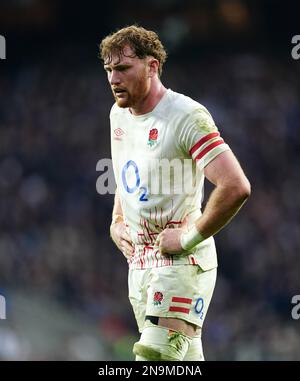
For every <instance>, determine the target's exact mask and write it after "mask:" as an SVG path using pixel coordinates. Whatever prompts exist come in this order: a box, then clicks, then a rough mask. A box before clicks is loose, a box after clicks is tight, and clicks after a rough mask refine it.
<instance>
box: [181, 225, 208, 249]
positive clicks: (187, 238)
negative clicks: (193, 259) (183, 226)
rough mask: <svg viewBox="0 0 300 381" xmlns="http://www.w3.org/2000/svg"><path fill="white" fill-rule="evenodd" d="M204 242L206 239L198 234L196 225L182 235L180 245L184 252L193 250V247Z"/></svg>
mask: <svg viewBox="0 0 300 381" xmlns="http://www.w3.org/2000/svg"><path fill="white" fill-rule="evenodd" d="M204 240H205V238H204V237H203V236H202V234H201V233H199V232H198V230H197V228H196V226H195V225H194V226H193V227H192V229H191V230H189V231H188V232H186V233H183V234H181V237H180V244H181V247H182V248H183V249H184V250H191V249H192V248H193V247H195V246H196V245H198V243H200V242H202V241H204Z"/></svg>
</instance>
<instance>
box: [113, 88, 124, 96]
mask: <svg viewBox="0 0 300 381" xmlns="http://www.w3.org/2000/svg"><path fill="white" fill-rule="evenodd" d="M125 93H126V90H123V89H115V90H114V94H115V95H116V96H118V97H119V96H122V95H123V94H125Z"/></svg>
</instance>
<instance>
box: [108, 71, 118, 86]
mask: <svg viewBox="0 0 300 381" xmlns="http://www.w3.org/2000/svg"><path fill="white" fill-rule="evenodd" d="M119 83H120V77H119V73H118V72H117V71H114V70H112V72H111V76H110V84H111V85H117V84H119Z"/></svg>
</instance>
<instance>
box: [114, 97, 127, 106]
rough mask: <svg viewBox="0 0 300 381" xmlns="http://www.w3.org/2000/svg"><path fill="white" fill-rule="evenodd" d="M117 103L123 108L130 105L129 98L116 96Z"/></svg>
mask: <svg viewBox="0 0 300 381" xmlns="http://www.w3.org/2000/svg"><path fill="white" fill-rule="evenodd" d="M116 103H117V105H118V106H119V107H121V108H127V107H129V106H130V105H129V103H128V101H127V99H120V98H116Z"/></svg>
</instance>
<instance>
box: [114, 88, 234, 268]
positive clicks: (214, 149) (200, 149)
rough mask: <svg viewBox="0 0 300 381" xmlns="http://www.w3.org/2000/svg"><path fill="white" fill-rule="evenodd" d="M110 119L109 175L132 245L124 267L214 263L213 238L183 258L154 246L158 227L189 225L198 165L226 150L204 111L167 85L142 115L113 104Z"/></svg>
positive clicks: (196, 212) (196, 200) (197, 193)
mask: <svg viewBox="0 0 300 381" xmlns="http://www.w3.org/2000/svg"><path fill="white" fill-rule="evenodd" d="M110 121H111V150H112V162H113V169H114V175H115V180H116V183H117V187H118V193H119V196H120V200H121V205H122V210H123V215H124V219H125V222H126V225H127V227H128V231H129V234H130V237H131V239H132V242H133V244H134V247H135V253H134V256H132V257H131V259H130V260H129V261H128V263H129V267H130V268H137V269H144V268H151V267H159V266H170V265H177V264H191V265H196V264H198V265H199V266H200V267H201V268H202V269H203V270H205V271H206V270H209V269H211V268H214V267H216V266H217V256H216V249H215V243H214V239H213V237H210V238H208V239H206V240H205V241H203V242H201V243H200V244H199V245H197V246H196V247H195V248H194V249H193V250H191V252H190V254H186V255H185V256H181V255H169V256H167V257H166V256H161V254H160V252H159V249H158V246H156V245H155V241H156V238H157V236H158V234H159V233H160V232H161V231H163V230H164V229H166V228H178V227H181V226H182V224H184V225H186V226H187V227H188V228H189V227H191V225H192V224H193V222H194V221H195V220H196V219H197V218H198V217H199V216H201V201H202V197H203V183H204V167H205V166H206V165H207V164H208V163H209V162H210V161H211V160H213V159H214V158H215V157H216V156H218V155H219V154H220V153H222V152H224V151H226V150H228V149H229V147H228V145H227V144H225V143H224V141H223V139H222V138H221V137H220V133H219V132H218V129H217V127H216V125H215V123H214V121H213V119H212V117H211V115H210V114H209V112H208V111H207V109H206V108H205V107H204V106H202V105H201V104H199V103H198V102H196V101H194V100H192V99H191V98H189V97H186V96H184V95H182V94H179V93H176V92H174V91H172V90H170V89H168V90H167V91H166V93H165V94H164V96H163V97H162V99H161V100H160V102H159V103H158V104H157V105H156V107H155V108H154V109H153V110H152V111H151V112H149V113H147V114H144V115H138V116H135V115H133V114H131V113H130V110H129V109H128V108H120V107H118V106H117V104H114V105H113V107H112V109H111V113H110Z"/></svg>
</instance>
